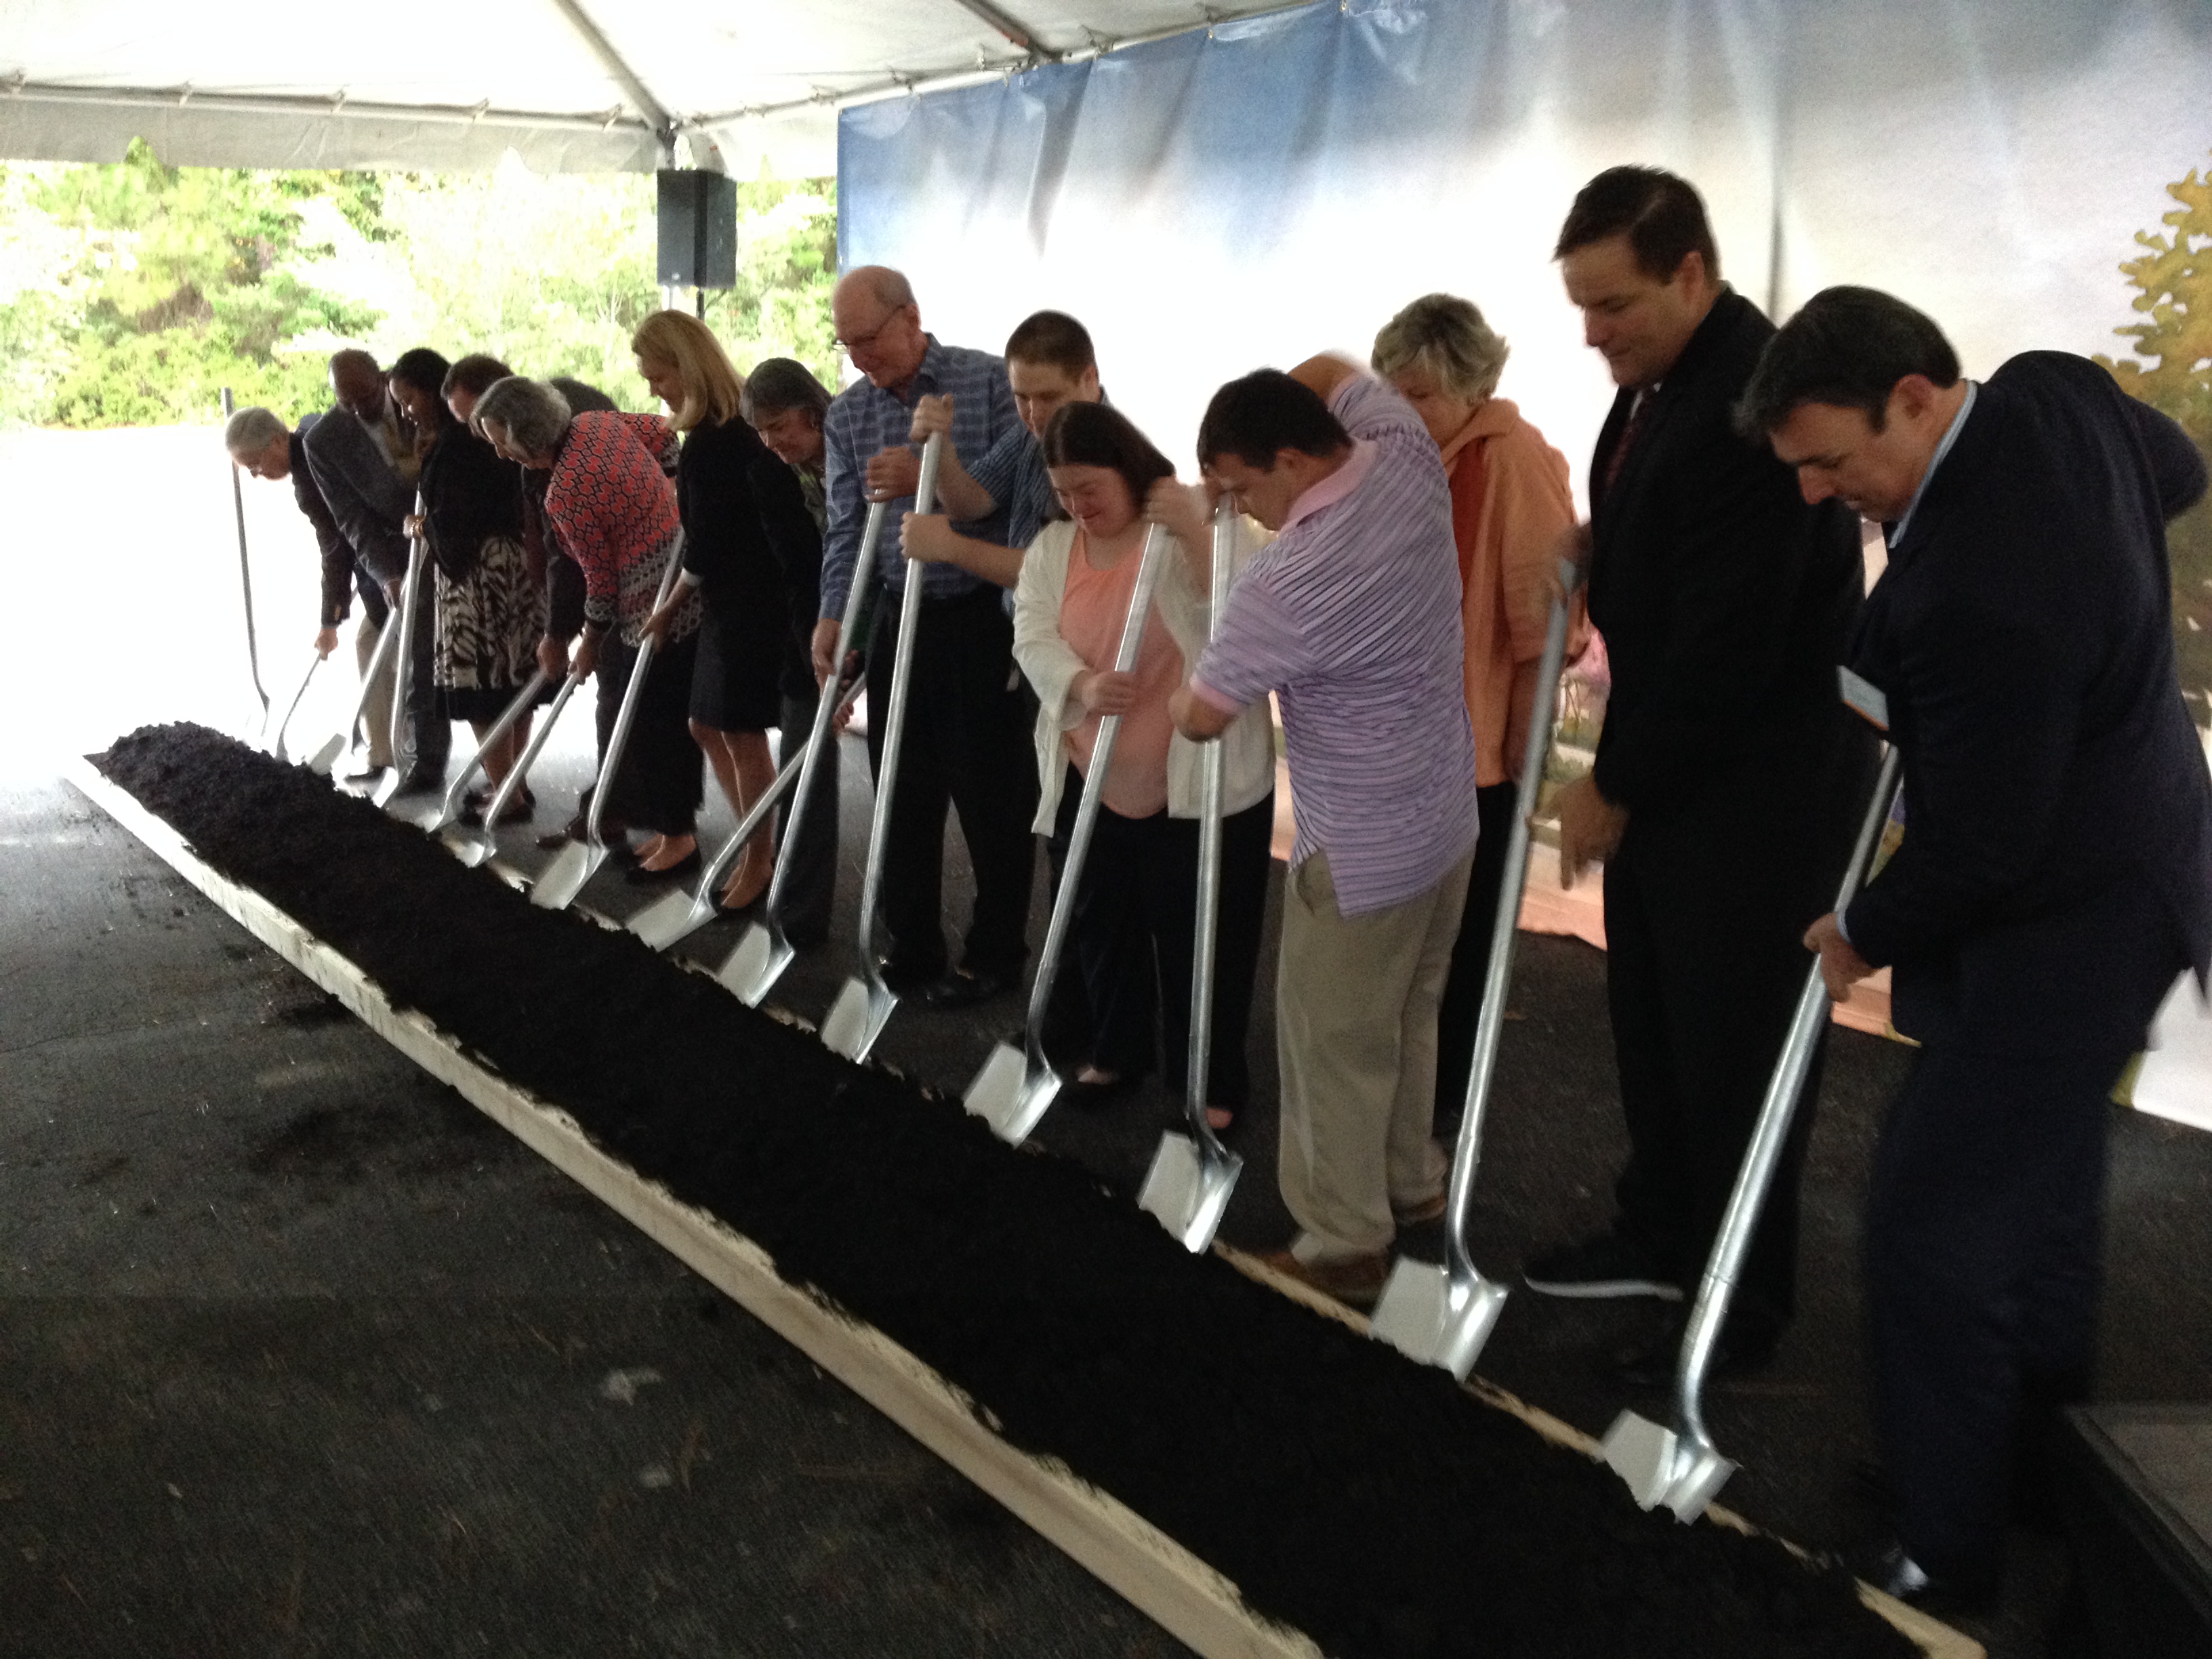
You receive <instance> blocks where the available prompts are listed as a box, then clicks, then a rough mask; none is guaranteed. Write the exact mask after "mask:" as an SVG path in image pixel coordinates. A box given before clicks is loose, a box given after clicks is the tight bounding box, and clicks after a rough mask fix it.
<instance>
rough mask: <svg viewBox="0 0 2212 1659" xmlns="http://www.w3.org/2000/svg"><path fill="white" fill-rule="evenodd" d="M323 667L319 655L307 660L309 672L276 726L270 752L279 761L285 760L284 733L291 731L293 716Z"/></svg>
mask: <svg viewBox="0 0 2212 1659" xmlns="http://www.w3.org/2000/svg"><path fill="white" fill-rule="evenodd" d="M322 665H323V659H322V656H321V654H320V653H317V654H316V655H314V656H312V657H310V658H308V659H307V672H306V673H305V674H303V675H301V677H300V689H299V690H297V691H295V692H294V693H293V694H292V701H291V702H288V703H286V704H285V705H284V718H283V720H280V721H278V722H277V726H276V741H275V742H274V743H273V744H270V753H272V754H274V755H275V756H276V758H277V759H278V760H283V758H284V733H285V732H288V731H289V730H290V729H291V726H292V716H293V715H295V714H298V713H299V712H300V700H301V698H302V697H304V696H307V688H308V687H309V686H310V685H312V684H314V679H315V671H316V670H317V669H318V668H320V667H321V666H322Z"/></svg>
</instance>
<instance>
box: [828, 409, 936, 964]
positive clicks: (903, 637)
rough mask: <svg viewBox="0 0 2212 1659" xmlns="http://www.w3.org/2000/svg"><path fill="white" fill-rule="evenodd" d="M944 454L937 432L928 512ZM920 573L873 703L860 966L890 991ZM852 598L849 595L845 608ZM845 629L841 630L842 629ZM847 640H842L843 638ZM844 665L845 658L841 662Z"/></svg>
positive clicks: (864, 573) (909, 584)
mask: <svg viewBox="0 0 2212 1659" xmlns="http://www.w3.org/2000/svg"><path fill="white" fill-rule="evenodd" d="M944 453H945V440H944V439H943V438H941V437H938V436H934V435H933V436H932V437H931V438H930V440H929V441H927V443H925V444H923V445H922V447H921V483H920V484H919V485H918V486H917V487H916V489H915V495H914V510H915V512H916V513H930V512H933V511H934V510H935V508H936V506H937V471H938V467H939V465H940V464H941V461H942V458H943V456H944ZM871 580H874V572H872V570H869V569H867V568H865V567H864V566H863V565H862V564H861V563H860V562H857V561H856V562H854V566H853V583H854V586H859V585H860V583H862V582H864V581H871ZM921 604H922V596H921V576H920V574H918V573H916V572H915V571H914V570H912V569H909V570H908V571H907V573H906V578H905V581H904V584H903V586H902V589H901V602H900V605H899V619H898V635H897V644H896V647H895V649H896V652H897V655H896V658H895V659H893V660H892V663H891V690H890V706H889V707H888V708H884V709H882V710H880V711H875V710H874V709H873V707H872V705H871V714H870V718H871V719H874V718H875V716H876V713H878V712H880V714H881V715H882V718H883V722H884V741H883V747H882V750H881V751H880V758H879V759H878V762H877V763H876V805H875V811H874V814H873V816H872V820H871V822H870V823H869V825H868V866H867V870H866V873H865V874H863V876H862V877H861V878H860V971H861V972H862V973H863V974H865V975H867V977H868V981H869V983H870V985H871V986H872V987H874V988H876V989H878V990H879V991H881V992H883V993H884V994H886V995H888V994H890V987H888V986H885V985H884V975H883V963H882V962H881V961H880V960H879V959H878V956H877V953H876V926H877V921H878V912H879V911H880V910H881V909H882V908H883V897H884V860H885V859H886V857H887V856H888V854H889V849H890V833H891V801H892V798H893V796H894V795H895V794H896V793H897V789H898V769H899V750H900V749H901V747H902V745H903V744H904V743H905V740H906V705H907V698H908V693H909V691H910V690H911V688H912V687H913V684H914V642H915V635H916V633H917V630H918V629H920V627H921ZM851 606H852V601H851V599H850V597H849V596H848V598H847V600H846V608H847V610H848V611H850V609H851ZM841 633H842V629H841ZM841 642H842V641H841ZM840 667H841V668H842V661H841V663H840ZM815 718H816V720H817V721H818V720H820V718H821V716H820V714H818V713H817V715H816V717H815Z"/></svg>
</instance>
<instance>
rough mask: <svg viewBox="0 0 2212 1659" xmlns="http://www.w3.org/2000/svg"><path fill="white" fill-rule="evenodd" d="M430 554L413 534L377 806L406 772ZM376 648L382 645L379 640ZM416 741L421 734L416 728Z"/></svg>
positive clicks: (418, 505)
mask: <svg viewBox="0 0 2212 1659" xmlns="http://www.w3.org/2000/svg"><path fill="white" fill-rule="evenodd" d="M422 513H423V507H422V491H421V490H419V489H418V490H416V492H415V517H416V521H417V522H420V521H421V520H422ZM429 556H430V544H429V543H428V541H427V540H425V539H424V538H422V537H421V536H416V537H415V538H413V539H412V541H411V543H410V545H409V547H408V550H407V580H405V581H404V582H403V583H401V584H400V587H399V662H398V666H396V667H395V668H394V669H393V670H392V736H391V739H390V741H391V744H392V764H391V765H390V766H388V767H386V769H385V772H384V775H383V776H382V777H381V778H380V779H378V780H377V783H376V788H375V791H374V793H372V794H371V795H370V796H369V799H371V800H373V801H374V802H375V803H376V804H377V805H379V806H384V805H389V804H390V802H391V799H392V797H393V796H394V795H396V794H398V793H399V785H400V781H401V780H402V779H404V777H405V776H406V775H407V759H406V756H407V748H406V744H404V743H403V742H402V741H401V739H402V738H404V736H405V735H406V732H407V700H408V697H409V696H410V695H411V694H412V692H413V690H414V684H415V622H416V617H415V613H416V611H418V610H420V609H421V608H422V607H421V605H419V604H418V603H417V601H419V600H420V599H421V598H422V566H423V565H424V563H425V562H427V561H428V558H429ZM376 643H377V648H378V649H379V650H382V649H383V647H384V641H382V640H379V641H377V642H376ZM415 740H416V742H417V743H418V744H419V743H420V742H422V733H421V732H416V734H415Z"/></svg>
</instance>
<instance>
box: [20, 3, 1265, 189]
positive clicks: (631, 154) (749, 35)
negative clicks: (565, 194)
mask: <svg viewBox="0 0 2212 1659" xmlns="http://www.w3.org/2000/svg"><path fill="white" fill-rule="evenodd" d="M1010 4H1011V7H1012V9H1005V8H1002V7H1001V6H1000V4H998V3H996V0H803V3H799V4H789V3H783V4H776V3H769V0H697V3H693V4H690V5H687V6H684V7H682V8H680V9H659V8H644V7H629V6H622V7H617V6H616V5H614V4H612V3H611V0H465V3H461V4H454V3H452V0H386V3H383V4H381V5H379V6H376V7H374V8H372V9H369V10H367V11H362V10H360V9H344V10H341V11H337V12H332V11H329V10H310V11H307V12H294V13H286V12H283V11H282V10H281V9H280V10H278V11H275V12H271V11H269V10H266V9H262V10H254V9H240V8H235V7H230V6H222V7H216V6H211V5H207V4H204V3H203V4H186V5H176V4H169V3H161V0H13V3H10V4H9V5H7V6H5V7H0V157H5V158H10V159H15V160H23V161H41V160H44V161H116V160H118V159H119V158H120V157H121V155H122V154H123V151H124V149H125V146H126V145H127V144H128V143H130V141H131V139H132V138H134V137H143V138H145V139H147V140H148V141H149V143H152V145H153V146H154V149H155V153H156V154H158V155H160V156H161V159H162V160H163V161H167V162H168V163H170V164H171V165H173V166H203V167H406V168H417V167H419V168H424V169H471V168H484V167H492V166H494V165H495V164H496V163H497V162H498V161H499V159H500V158H501V155H504V154H505V153H506V152H507V150H509V149H513V150H514V151H515V152H517V153H518V154H519V155H520V156H521V157H522V159H523V160H524V161H526V162H527V163H528V164H529V165H530V166H531V167H533V168H535V169H537V170H538V171H540V172H608V171H620V170H634V169H645V168H650V167H656V166H662V165H669V164H671V163H670V161H669V160H668V159H667V158H669V156H670V155H671V150H674V152H675V155H676V161H677V163H678V164H681V163H683V162H690V163H692V164H694V165H699V166H707V167H715V166H720V167H723V168H724V170H726V171H728V172H731V173H736V174H738V175H739V176H751V175H752V174H754V173H757V171H758V170H760V169H761V168H762V167H767V168H768V169H769V171H771V172H773V173H777V174H779V175H781V176H785V177H798V176H808V175H817V174H823V173H832V172H834V171H836V154H837V152H836V143H837V135H836V112H837V110H838V109H839V108H840V107H842V106H844V105H847V104H850V103H854V102H860V101H866V100H871V99H878V98H884V97H896V96H902V95H904V94H906V93H907V92H908V91H910V90H912V89H914V88H919V87H924V86H935V85H945V84H952V83H957V82H960V81H964V80H973V79H975V78H978V77H983V76H995V75H1001V74H1006V73H1008V72H1011V71H1012V70H1020V69H1024V68H1028V67H1030V66H1031V65H1033V64H1038V63H1046V62H1053V61H1057V60H1060V59H1063V58H1070V57H1079V56H1085V55H1089V54H1092V53H1096V52H1101V51H1105V50H1110V49H1111V48H1112V47H1114V46H1120V45H1126V44H1128V43H1130V42H1132V41H1135V40H1146V39H1151V38H1155V37H1157V36H1158V35H1161V34H1164V33H1175V32H1177V31H1180V30H1182V29H1187V28H1193V27H1203V26H1204V25H1206V23H1208V22H1212V21H1218V20H1220V19H1221V18H1223V17H1225V16H1229V15H1243V14H1246V13H1250V12H1255V11H1261V10H1268V9H1273V7H1270V6H1267V5H1259V4H1251V3H1246V4H1243V5H1237V6H1231V7H1227V8H1218V7H1212V6H1205V5H1200V4H1197V3H1194V0H1010ZM678 147H680V148H678Z"/></svg>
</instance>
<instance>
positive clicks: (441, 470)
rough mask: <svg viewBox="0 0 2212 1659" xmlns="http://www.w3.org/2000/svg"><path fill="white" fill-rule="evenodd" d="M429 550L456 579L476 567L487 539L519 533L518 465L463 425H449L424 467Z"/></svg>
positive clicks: (520, 522) (520, 499)
mask: <svg viewBox="0 0 2212 1659" xmlns="http://www.w3.org/2000/svg"><path fill="white" fill-rule="evenodd" d="M422 485H423V489H422V493H423V503H424V506H425V507H427V508H428V514H427V516H428V520H429V530H430V551H431V552H432V554H433V555H435V557H436V558H437V561H438V568H440V569H441V570H443V571H444V572H445V573H446V574H447V577H449V578H450V579H452V580H454V581H463V580H467V578H468V577H469V576H470V575H471V574H472V573H473V572H474V571H475V569H476V567H477V556H478V555H479V553H480V552H481V550H482V549H483V544H484V543H485V541H486V540H488V539H489V538H492V537H494V536H503V537H507V538H509V539H520V537H521V535H522V480H521V477H520V471H519V469H518V468H516V467H515V465H513V463H512V462H510V461H505V460H501V459H500V455H499V452H498V451H497V450H495V449H494V448H493V447H491V446H490V445H489V443H487V442H485V441H484V440H483V439H482V438H479V437H477V435H475V434H474V433H472V432H471V431H469V430H468V428H465V427H462V426H459V425H458V424H457V425H454V426H453V427H450V428H447V430H446V431H445V432H444V433H443V434H442V435H441V436H440V437H439V439H438V445H437V447H436V448H435V449H434V450H432V451H431V453H430V459H429V461H428V463H427V464H426V465H424V467H423V470H422Z"/></svg>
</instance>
